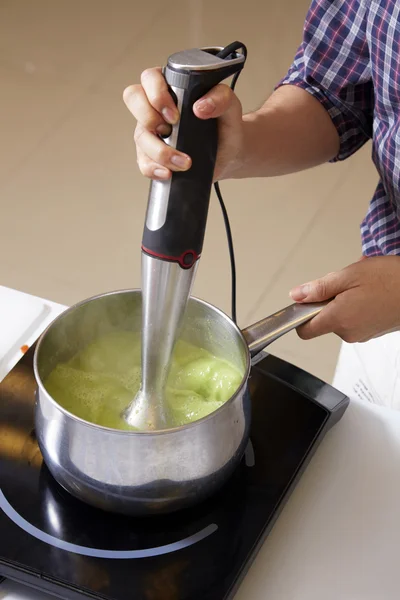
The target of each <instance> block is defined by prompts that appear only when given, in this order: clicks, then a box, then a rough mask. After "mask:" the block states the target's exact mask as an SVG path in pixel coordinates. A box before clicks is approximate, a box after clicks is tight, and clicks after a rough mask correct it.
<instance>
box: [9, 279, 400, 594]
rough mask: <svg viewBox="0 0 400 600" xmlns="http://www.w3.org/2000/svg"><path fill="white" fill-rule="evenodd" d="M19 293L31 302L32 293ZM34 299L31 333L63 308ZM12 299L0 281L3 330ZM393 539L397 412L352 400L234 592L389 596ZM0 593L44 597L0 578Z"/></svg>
mask: <svg viewBox="0 0 400 600" xmlns="http://www.w3.org/2000/svg"><path fill="white" fill-rule="evenodd" d="M19 294H20V293H19V292H18V293H17V295H18V296H19ZM20 298H23V299H24V302H28V303H29V304H32V306H33V305H34V304H35V302H36V303H37V300H38V299H36V298H33V297H32V296H27V295H25V294H24V295H21V296H20ZM42 302H43V303H44V304H45V305H46V306H48V307H49V309H50V313H48V312H47V313H46V312H45V313H43V314H45V317H44V318H43V319H42V321H41V322H40V323H36V325H35V327H36V330H35V332H32V331H31V332H30V334H29V335H30V336H31V338H32V336H33V335H34V334H36V335H37V334H39V333H41V331H42V330H43V329H44V328H45V327H46V326H47V324H48V323H49V321H51V320H52V319H53V318H54V317H55V316H56V315H57V314H59V313H60V312H61V311H62V310H64V308H65V307H62V306H60V305H56V304H54V303H51V302H47V301H42ZM16 307H19V310H21V304H20V303H19V301H17V296H14V301H12V302H10V294H9V291H8V290H6V288H2V287H1V286H0V315H2V316H3V317H4V315H5V314H6V315H7V323H8V326H7V327H8V330H9V329H10V326H9V322H10V321H11V319H13V320H14V322H15V323H16V329H15V330H16V331H17V328H18V327H17V322H18V315H16ZM14 317H16V318H14ZM0 326H1V321H0ZM0 335H1V333H0ZM16 335H18V334H16ZM31 338H30V339H31ZM32 341H33V340H32ZM22 344H27V345H29V344H28V341H24V342H22ZM0 365H1V362H0ZM399 547H400V411H399V412H397V411H392V410H390V409H386V408H382V407H377V406H374V405H371V404H367V403H362V402H361V401H359V400H353V401H352V403H351V404H350V407H349V408H348V410H347V412H346V414H345V415H344V417H343V419H342V421H341V422H340V423H339V424H338V425H337V426H336V427H335V428H334V429H333V430H332V431H331V432H329V433H328V435H327V436H326V438H325V440H324V441H323V443H322V445H321V447H320V448H319V450H318V451H317V453H316V455H315V456H314V458H313V459H312V462H311V464H310V465H309V467H308V469H307V470H306V472H305V474H304V475H303V477H302V478H301V480H300V482H299V484H298V485H297V487H296V489H295V491H294V492H293V494H292V497H291V498H290V500H289V502H288V504H287V506H286V507H285V509H284V510H283V512H282V514H281V516H280V517H279V519H278V521H277V523H276V524H275V526H274V528H273V530H272V532H271V534H270V535H269V536H268V538H267V540H266V542H265V544H264V546H263V548H262V549H261V550H260V552H259V554H258V556H257V558H256V560H255V562H254V564H253V566H252V568H251V569H250V571H249V573H248V574H247V576H246V578H245V580H244V582H243V583H242V585H241V587H240V589H239V591H238V593H237V595H236V597H235V600H398V599H399V598H400V576H399V573H400V569H399V558H400V550H399ZM0 598H1V599H2V600H45V599H46V598H50V596H47V595H46V594H44V593H41V592H40V593H38V592H35V591H33V590H30V589H28V588H26V587H23V586H20V585H17V584H14V583H12V582H10V581H5V582H3V583H2V584H0Z"/></svg>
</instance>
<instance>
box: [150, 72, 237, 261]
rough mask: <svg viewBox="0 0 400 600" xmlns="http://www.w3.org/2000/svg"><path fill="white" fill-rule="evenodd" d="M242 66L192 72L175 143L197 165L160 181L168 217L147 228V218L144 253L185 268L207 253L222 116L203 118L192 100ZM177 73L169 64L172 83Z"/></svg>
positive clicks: (170, 81)
mask: <svg viewBox="0 0 400 600" xmlns="http://www.w3.org/2000/svg"><path fill="white" fill-rule="evenodd" d="M242 67H243V64H235V65H232V64H231V65H227V66H226V67H222V68H219V69H215V70H209V71H207V70H205V71H196V72H191V73H190V74H189V75H188V76H187V77H188V80H187V84H186V89H185V90H184V93H183V99H182V104H181V108H180V112H181V116H180V121H179V131H178V138H177V143H176V148H177V150H179V151H181V152H184V153H185V154H188V155H189V156H190V157H191V159H192V166H191V168H190V169H189V170H188V171H183V172H174V173H173V174H172V178H171V180H170V182H166V183H164V182H163V183H161V186H163V187H164V190H165V192H166V193H168V199H167V200H166V199H164V200H165V201H167V202H168V207H167V210H166V217H165V221H164V223H163V224H162V226H161V227H159V228H158V229H155V230H154V229H153V230H150V229H148V227H147V223H146V224H145V228H144V234H143V244H142V247H143V251H144V252H146V253H148V254H150V255H152V256H156V257H157V258H160V259H163V260H168V261H172V262H177V263H179V264H180V265H181V267H182V268H190V267H191V266H193V264H194V263H195V262H196V260H197V259H198V258H199V257H200V255H201V252H202V248H203V241H204V233H205V228H206V222H207V215H208V207H209V202H210V193H211V185H212V180H213V174H214V168H215V161H216V156H217V144H218V124H217V120H216V119H207V120H202V119H198V118H197V117H196V116H195V114H194V112H193V104H194V103H195V102H196V101H197V100H199V99H200V98H201V97H202V96H204V94H206V93H207V92H209V91H210V90H211V89H212V88H213V87H214V86H215V85H217V84H218V83H220V82H221V81H223V80H224V79H226V78H227V77H229V76H231V75H233V74H234V73H236V72H238V71H240V70H241V68H242ZM176 74H177V73H175V72H174V71H173V70H172V69H169V68H167V69H166V70H165V72H164V75H165V78H166V80H167V83H169V84H171V83H172V82H173V81H174V80H175V79H174V75H176ZM169 75H170V76H169ZM172 85H173V84H172ZM156 185H160V184H159V182H157V183H156Z"/></svg>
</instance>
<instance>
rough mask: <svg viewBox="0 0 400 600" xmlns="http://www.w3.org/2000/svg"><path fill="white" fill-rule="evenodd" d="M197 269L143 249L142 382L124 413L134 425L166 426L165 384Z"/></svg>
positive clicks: (139, 426) (144, 427)
mask: <svg viewBox="0 0 400 600" xmlns="http://www.w3.org/2000/svg"><path fill="white" fill-rule="evenodd" d="M196 270H197V262H196V263H195V264H194V265H193V267H191V268H190V269H182V268H181V267H180V265H179V264H177V263H173V262H167V261H163V260H159V259H158V258H154V257H152V256H149V255H147V254H145V253H144V252H143V253H142V281H143V289H142V302H143V308H142V315H143V316H142V318H143V321H142V386H141V390H140V392H139V394H138V396H137V397H136V398H135V399H134V401H133V403H132V405H131V406H130V407H128V410H127V413H126V416H125V418H126V421H127V422H128V424H129V425H132V426H133V427H137V428H139V429H146V430H149V429H164V428H165V427H167V424H168V407H167V404H166V402H165V385H166V382H167V378H168V374H169V367H170V364H171V358H172V353H173V350H174V346H175V342H176V340H177V338H178V337H179V332H180V328H181V325H182V321H183V317H184V314H185V310H186V305H187V301H188V298H189V296H190V292H191V288H192V284H193V280H194V277H195V273H196Z"/></svg>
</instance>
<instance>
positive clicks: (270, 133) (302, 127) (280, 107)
mask: <svg viewBox="0 0 400 600" xmlns="http://www.w3.org/2000/svg"><path fill="white" fill-rule="evenodd" d="M266 142H267V143H266ZM338 152H339V134H338V132H337V129H336V127H335V126H334V125H333V123H332V120H331V118H330V117H329V114H328V112H327V111H326V110H325V108H324V107H323V106H322V105H321V103H320V102H318V100H316V99H315V98H314V97H313V96H311V95H310V94H309V93H307V92H306V91H305V90H303V89H301V88H298V87H295V86H292V85H287V86H283V87H280V88H278V89H277V90H276V91H275V92H274V93H273V94H272V96H271V97H270V98H269V100H267V102H265V104H264V106H263V107H262V108H261V109H260V110H258V111H256V112H254V113H250V114H248V115H244V117H243V146H242V151H241V154H240V156H239V157H238V159H237V160H236V161H235V162H234V163H233V164H232V165H231V169H230V170H229V169H228V170H227V172H226V174H225V177H224V178H230V177H231V178H237V179H239V178H244V177H271V176H276V175H285V174H287V173H294V172H296V171H302V170H304V169H309V168H311V167H315V166H317V165H320V164H322V163H325V162H327V161H329V160H332V159H334V157H335V156H337V154H338Z"/></svg>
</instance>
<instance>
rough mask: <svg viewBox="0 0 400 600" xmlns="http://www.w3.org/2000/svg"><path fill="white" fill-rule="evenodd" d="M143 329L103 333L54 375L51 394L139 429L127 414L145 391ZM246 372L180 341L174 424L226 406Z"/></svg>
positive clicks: (75, 409)
mask: <svg viewBox="0 0 400 600" xmlns="http://www.w3.org/2000/svg"><path fill="white" fill-rule="evenodd" d="M140 346H141V339H140V334H139V333H132V332H128V331H117V332H113V333H110V334H107V335H105V336H102V337H100V338H98V339H97V340H95V341H94V342H92V343H91V344H89V345H88V346H87V347H86V348H84V349H83V350H81V351H80V352H79V353H78V354H76V355H75V356H74V357H73V358H72V359H70V360H69V361H68V362H66V363H60V364H58V365H57V366H56V367H55V369H54V370H53V371H52V372H51V373H50V375H49V376H48V378H47V379H46V381H45V382H44V384H45V387H46V389H47V391H48V392H49V394H50V395H51V396H52V397H53V398H54V399H55V400H56V401H57V402H58V404H60V405H61V406H62V407H64V408H65V409H66V410H68V411H69V412H71V413H73V414H74V415H76V416H77V417H80V418H81V419H84V420H85V421H90V422H92V423H96V424H98V425H103V426H105V427H112V428H115V429H133V428H131V427H130V426H129V425H128V424H127V423H126V422H125V421H124V419H123V418H122V417H121V413H122V412H123V410H124V409H125V408H126V407H127V406H128V405H129V403H130V402H131V400H132V399H133V398H134V397H135V395H136V393H137V392H138V391H139V387H140V380H141V352H140ZM242 377H243V374H242V373H241V372H240V371H239V370H238V369H237V368H236V367H235V366H233V365H231V364H230V363H228V362H226V361H224V360H222V359H220V358H216V357H215V356H213V355H212V354H210V353H209V352H207V351H206V350H203V349H201V348H198V347H196V346H193V345H191V344H188V343H187V342H184V341H179V342H178V343H177V344H176V348H175V353H174V357H173V361H172V366H171V371H170V375H169V378H168V384H167V389H166V399H165V401H166V402H167V404H168V409H169V410H168V414H169V417H168V418H169V422H168V427H178V426H180V425H185V424H187V423H191V422H192V421H196V420H197V419H201V418H202V417H205V416H206V415H208V414H210V413H212V412H213V411H215V410H216V409H217V408H219V407H220V406H222V404H224V403H225V402H226V401H227V400H229V398H230V397H231V396H232V395H233V394H234V393H235V392H236V390H237V389H238V387H239V385H240V383H241V380H242Z"/></svg>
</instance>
